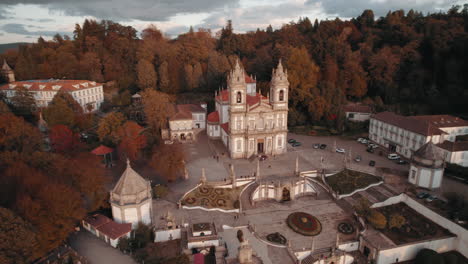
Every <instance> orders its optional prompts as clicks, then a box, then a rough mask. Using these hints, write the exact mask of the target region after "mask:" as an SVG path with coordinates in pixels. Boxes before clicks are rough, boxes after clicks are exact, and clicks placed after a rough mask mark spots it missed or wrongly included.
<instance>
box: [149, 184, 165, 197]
mask: <svg viewBox="0 0 468 264" xmlns="http://www.w3.org/2000/svg"><path fill="white" fill-rule="evenodd" d="M168 193H169V189H168V188H167V187H166V186H164V185H161V184H158V185H156V186H154V187H153V196H154V198H156V199H157V198H164V197H166V195H167V194H168Z"/></svg>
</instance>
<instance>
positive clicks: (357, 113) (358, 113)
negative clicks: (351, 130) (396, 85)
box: [343, 104, 372, 122]
mask: <svg viewBox="0 0 468 264" xmlns="http://www.w3.org/2000/svg"><path fill="white" fill-rule="evenodd" d="M343 111H344V112H345V115H346V120H349V121H353V122H364V121H367V120H369V119H370V116H371V114H372V108H371V107H370V106H368V105H363V104H347V105H345V106H344V107H343Z"/></svg>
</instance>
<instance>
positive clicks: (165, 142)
mask: <svg viewBox="0 0 468 264" xmlns="http://www.w3.org/2000/svg"><path fill="white" fill-rule="evenodd" d="M164 144H166V145H171V144H174V141H172V140H166V141H164Z"/></svg>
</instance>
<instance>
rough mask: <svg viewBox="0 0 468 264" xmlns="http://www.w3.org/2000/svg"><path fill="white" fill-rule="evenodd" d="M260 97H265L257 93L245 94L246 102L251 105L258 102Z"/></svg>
mask: <svg viewBox="0 0 468 264" xmlns="http://www.w3.org/2000/svg"><path fill="white" fill-rule="evenodd" d="M261 99H267V98H266V97H265V96H263V95H261V94H259V93H257V94H255V95H247V104H248V105H249V106H252V105H254V104H256V103H258V102H260V100H261Z"/></svg>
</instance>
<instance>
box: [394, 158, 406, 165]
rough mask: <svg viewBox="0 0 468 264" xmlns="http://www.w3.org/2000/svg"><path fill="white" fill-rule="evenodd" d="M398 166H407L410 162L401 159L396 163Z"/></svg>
mask: <svg viewBox="0 0 468 264" xmlns="http://www.w3.org/2000/svg"><path fill="white" fill-rule="evenodd" d="M396 163H397V164H400V165H405V164H408V162H407V161H406V160H403V159H399V160H397V161H396Z"/></svg>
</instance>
